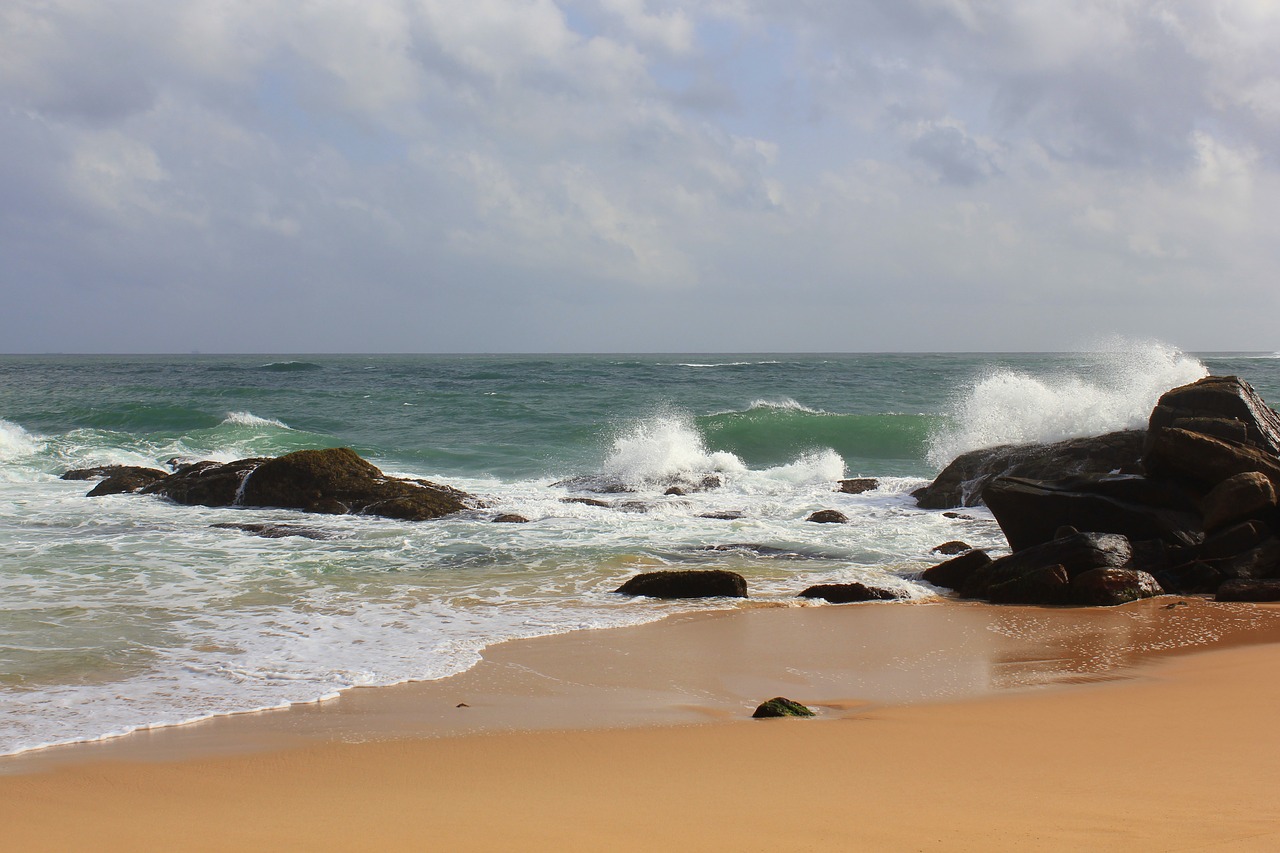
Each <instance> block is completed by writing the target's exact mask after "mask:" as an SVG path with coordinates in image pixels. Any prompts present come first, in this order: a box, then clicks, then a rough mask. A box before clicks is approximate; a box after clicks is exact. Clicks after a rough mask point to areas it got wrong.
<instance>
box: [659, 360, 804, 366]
mask: <svg viewBox="0 0 1280 853" xmlns="http://www.w3.org/2000/svg"><path fill="white" fill-rule="evenodd" d="M758 364H782V362H780V361H718V362H697V361H695V362H688V361H678V362H675V363H674V364H669V365H666V366H668V367H755V366H756V365H758Z"/></svg>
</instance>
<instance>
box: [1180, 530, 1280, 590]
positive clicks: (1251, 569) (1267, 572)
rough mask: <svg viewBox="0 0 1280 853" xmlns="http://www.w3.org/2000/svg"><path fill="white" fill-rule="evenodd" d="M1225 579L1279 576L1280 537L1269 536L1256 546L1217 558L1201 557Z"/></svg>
mask: <svg viewBox="0 0 1280 853" xmlns="http://www.w3.org/2000/svg"><path fill="white" fill-rule="evenodd" d="M1200 562H1201V563H1202V564H1203V565H1206V566H1208V567H1210V568H1212V569H1213V570H1214V571H1216V572H1218V574H1220V575H1222V576H1223V577H1224V578H1226V579H1227V580H1260V579H1263V578H1275V577H1280V539H1277V538H1275V537H1271V538H1269V539H1266V540H1264V541H1263V542H1262V543H1260V544H1259V545H1257V546H1256V547H1253V548H1250V549H1248V550H1247V551H1240V552H1238V553H1235V554H1231V555H1229V556H1226V557H1219V558H1217V559H1202V560H1201V561H1200Z"/></svg>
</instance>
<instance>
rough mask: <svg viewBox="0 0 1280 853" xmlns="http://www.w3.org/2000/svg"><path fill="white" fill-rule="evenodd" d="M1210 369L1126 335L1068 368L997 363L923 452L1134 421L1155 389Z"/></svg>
mask: <svg viewBox="0 0 1280 853" xmlns="http://www.w3.org/2000/svg"><path fill="white" fill-rule="evenodd" d="M1208 374H1209V370H1208V368H1206V367H1205V365H1204V364H1203V363H1202V362H1200V361H1199V360H1197V359H1195V358H1193V357H1191V356H1189V355H1186V354H1184V353H1183V352H1182V351H1181V350H1179V349H1177V348H1176V347H1172V346H1169V345H1168V344H1163V343H1159V342H1155V341H1126V340H1114V341H1110V342H1106V343H1104V344H1103V345H1102V346H1101V347H1100V348H1099V349H1098V351H1096V352H1092V353H1088V354H1085V355H1084V356H1083V357H1082V363H1081V364H1080V365H1078V367H1077V368H1076V369H1075V370H1072V371H1060V372H1056V373H1053V374H1050V375H1046V376H1037V375H1032V374H1030V373H1027V372H1024V371H1019V370H995V371H992V372H990V373H988V374H987V375H985V376H983V377H982V378H981V379H979V380H977V381H976V382H974V383H973V384H972V385H971V386H970V387H969V388H968V389H967V390H966V391H965V392H964V394H963V395H962V396H961V397H959V398H958V399H957V400H956V401H955V402H954V404H953V405H952V407H951V411H950V417H949V424H947V425H946V426H944V427H942V428H940V429H938V430H936V431H935V432H934V433H932V434H931V435H930V436H929V438H928V458H929V461H930V462H931V463H933V464H934V465H936V466H938V467H942V466H943V465H946V464H947V463H948V462H950V461H951V460H952V459H954V458H955V457H957V456H959V455H960V454H961V453H965V452H968V451H970V450H977V449H980V448H983V447H995V446H997V445H1001V444H1034V443H1044V442H1052V441H1061V440H1063V439H1067V438H1075V437H1079V436H1087V435H1100V434H1102V433H1106V432H1112V431H1114V430H1120V429H1134V428H1139V427H1142V426H1144V425H1145V424H1146V422H1147V419H1148V418H1149V417H1150V415H1151V409H1152V408H1153V407H1154V406H1155V404H1156V401H1157V400H1158V399H1159V398H1160V395H1161V394H1163V393H1164V392H1165V391H1168V390H1169V389H1170V388H1175V387H1177V386H1179V385H1185V384H1187V383H1188V382H1194V381H1195V380H1197V379H1200V378H1202V377H1204V376H1207V375H1208Z"/></svg>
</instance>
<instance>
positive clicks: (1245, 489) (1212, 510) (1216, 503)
mask: <svg viewBox="0 0 1280 853" xmlns="http://www.w3.org/2000/svg"><path fill="white" fill-rule="evenodd" d="M1200 505H1201V508H1202V510H1203V513H1204V527H1205V530H1219V529H1221V528H1223V527H1226V526H1227V525H1229V524H1233V523H1235V522H1237V521H1242V520H1244V519H1246V518H1254V517H1257V516H1260V515H1263V514H1265V513H1267V512H1269V511H1270V510H1273V509H1275V508H1276V488H1275V486H1273V485H1272V484H1271V481H1270V480H1268V479H1267V478H1266V477H1265V476H1263V475H1262V474H1260V473H1258V472H1257V471H1246V472H1245V473H1243V474H1236V475H1235V476H1234V477H1228V478H1227V479H1225V480H1223V481H1222V482H1221V483H1219V484H1218V485H1216V486H1214V487H1213V488H1212V489H1210V490H1209V494H1207V495H1205V496H1204V500H1203V501H1201V504H1200Z"/></svg>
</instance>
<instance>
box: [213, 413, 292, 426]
mask: <svg viewBox="0 0 1280 853" xmlns="http://www.w3.org/2000/svg"><path fill="white" fill-rule="evenodd" d="M222 426H247V427H276V428H278V429H293V427H291V426H289V425H288V424H287V423H285V422H284V421H278V420H276V419H275V418H262V417H259V416H257V415H255V414H254V413H253V412H227V416H226V417H225V418H223V419H222Z"/></svg>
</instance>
